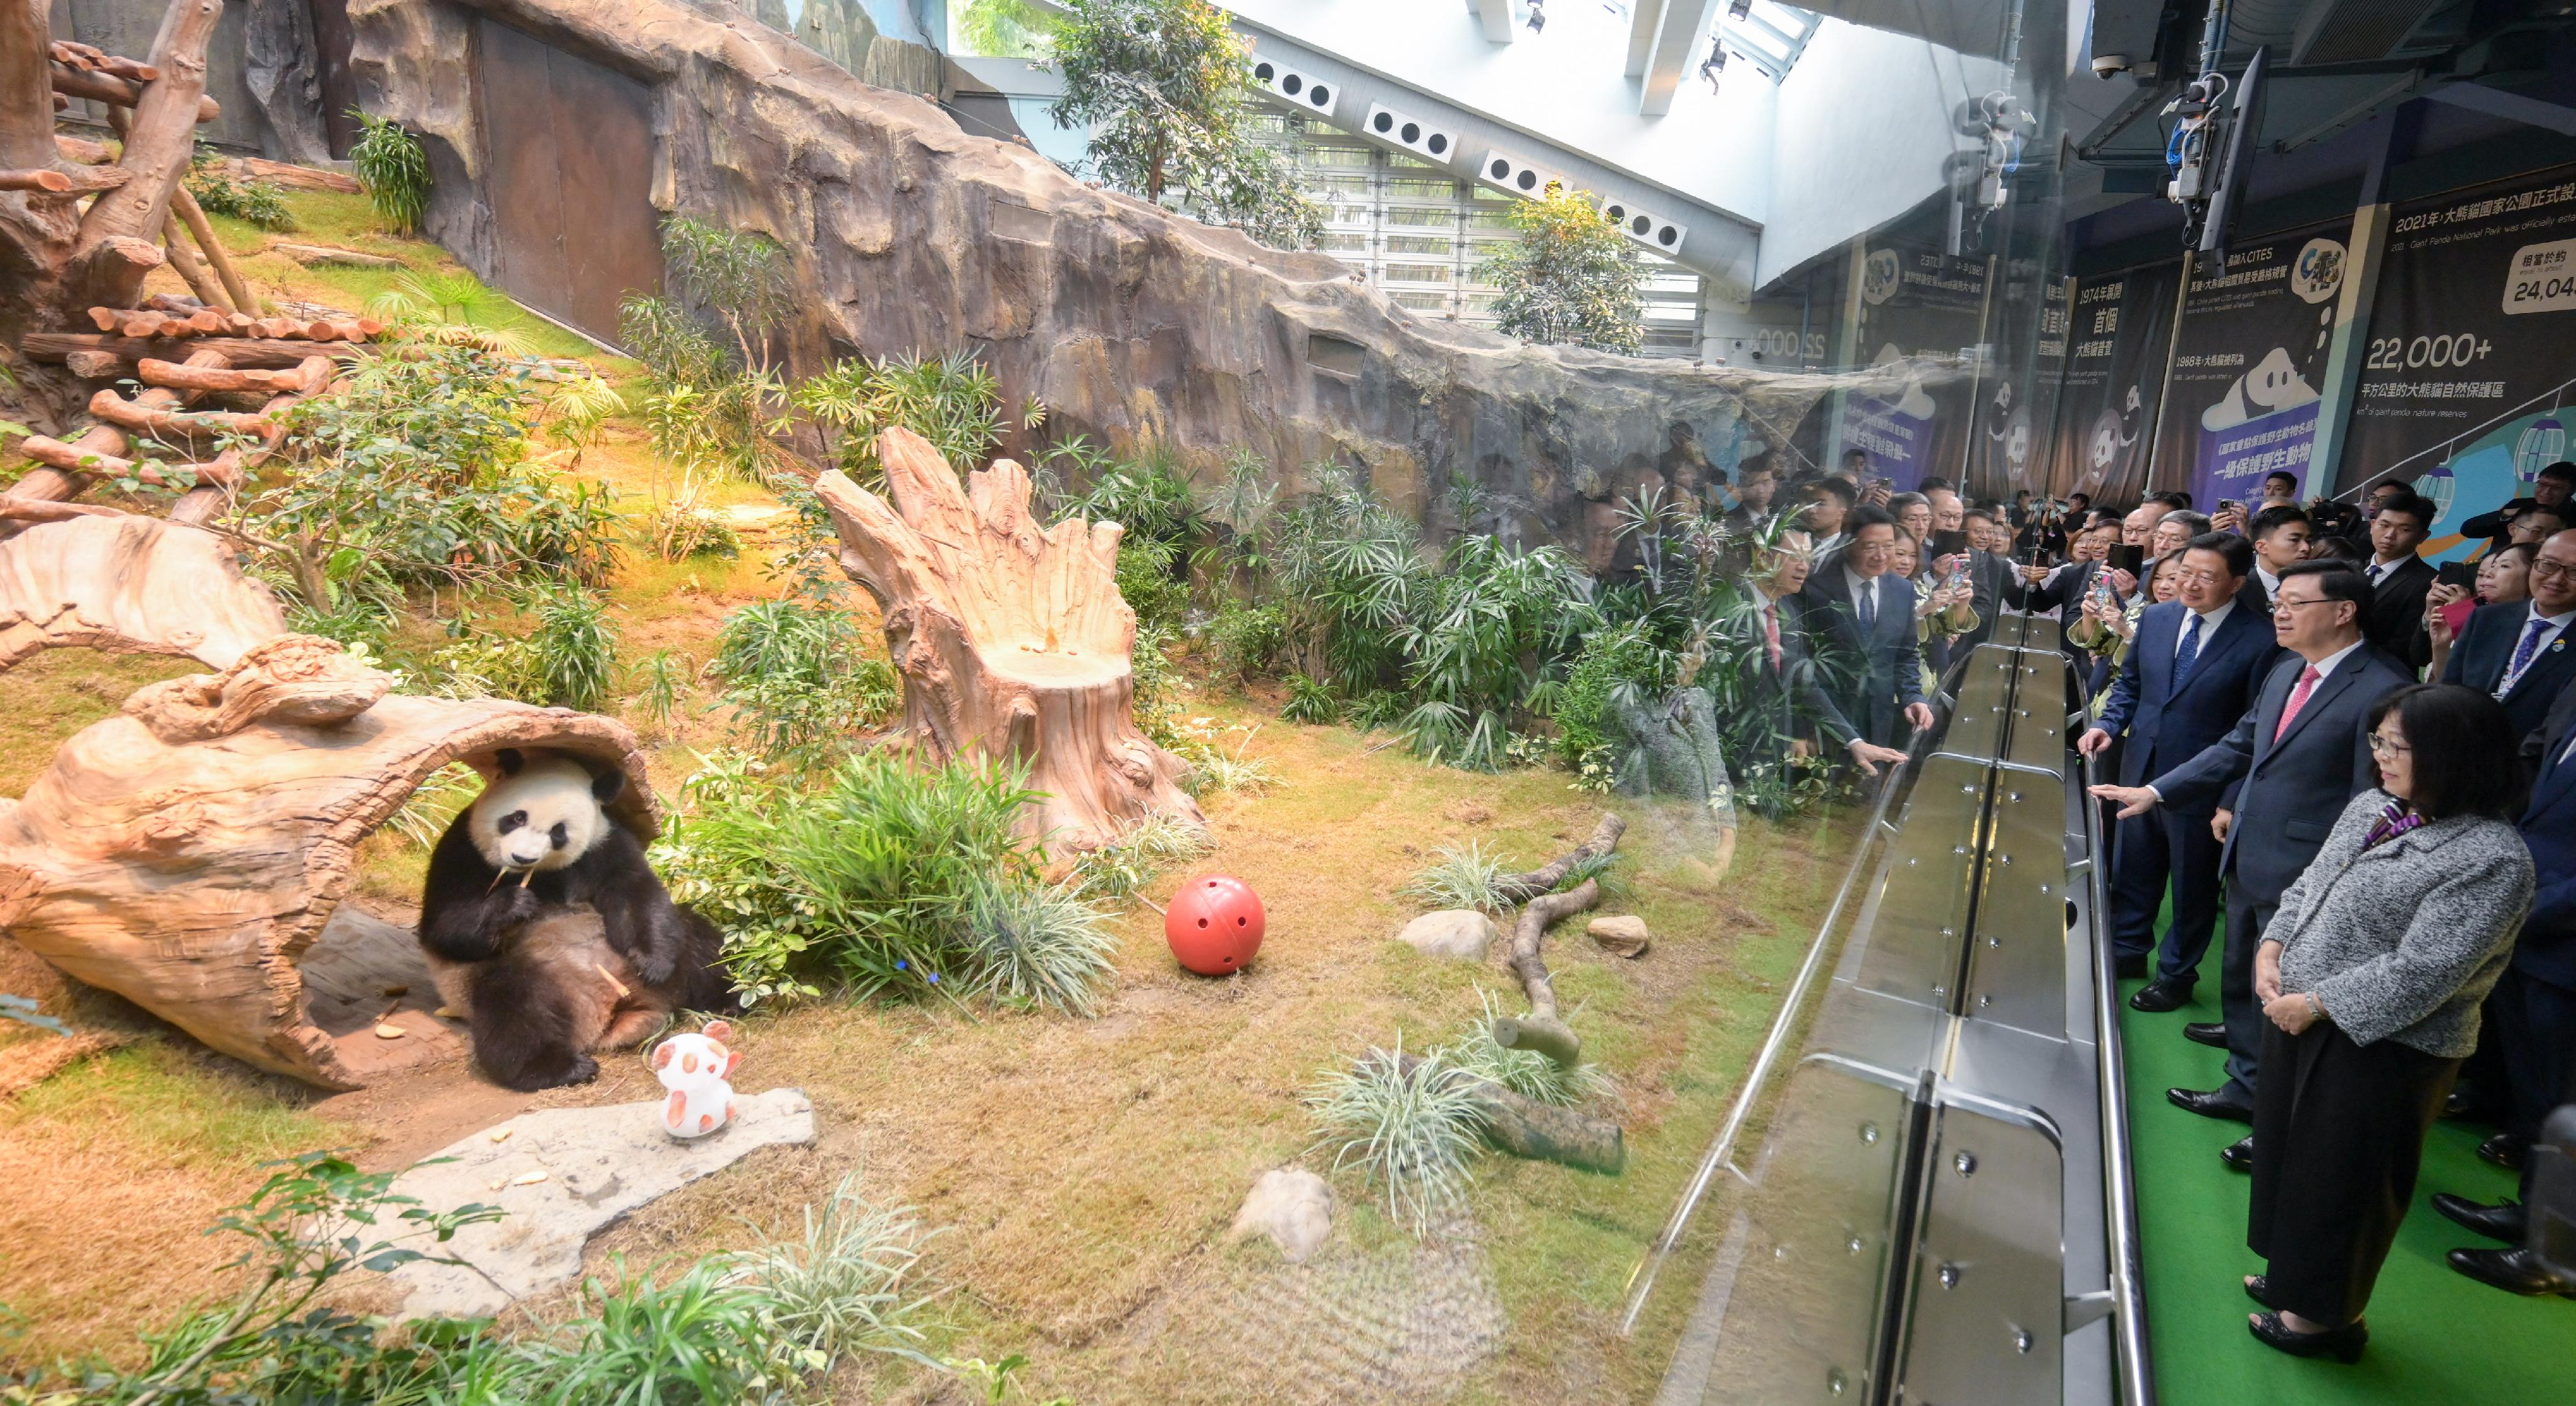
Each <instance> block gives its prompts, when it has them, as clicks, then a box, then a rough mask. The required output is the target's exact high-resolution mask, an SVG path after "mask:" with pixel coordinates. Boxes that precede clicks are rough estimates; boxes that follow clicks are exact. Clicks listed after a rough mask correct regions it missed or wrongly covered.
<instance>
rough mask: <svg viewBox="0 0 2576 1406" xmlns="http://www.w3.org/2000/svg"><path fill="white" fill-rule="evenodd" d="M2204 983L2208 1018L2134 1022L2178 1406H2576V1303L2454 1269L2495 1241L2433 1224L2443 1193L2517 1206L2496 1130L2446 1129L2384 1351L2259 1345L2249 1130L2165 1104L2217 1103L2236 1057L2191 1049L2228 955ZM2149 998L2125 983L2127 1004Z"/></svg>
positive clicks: (2156, 1317)
mask: <svg viewBox="0 0 2576 1406" xmlns="http://www.w3.org/2000/svg"><path fill="white" fill-rule="evenodd" d="M2202 973H2203V975H2202V980H2201V982H2200V986H2199V989H2198V991H2197V992H2196V993H2195V994H2196V996H2197V998H2198V1000H2197V1003H2196V1004H2195V1005H2193V1006H2191V1007H2190V1008H2189V1009H2187V1010H2182V1011H2175V1012H2173V1013H2171V1014H2168V1015H2142V1014H2140V1013H2139V1012H2136V1011H2133V1010H2129V1009H2127V1008H2126V1005H2125V1004H2124V1005H2123V1007H2122V1010H2121V1017H2122V1022H2121V1030H2122V1032H2123V1037H2122V1038H2123V1042H2124V1044H2125V1045H2126V1047H2127V1051H2128V1060H2129V1064H2128V1076H2129V1118H2130V1126H2131V1128H2132V1130H2133V1132H2132V1140H2133V1142H2134V1144H2135V1166H2136V1172H2137V1187H2138V1214H2139V1221H2140V1236H2141V1239H2142V1240H2143V1242H2144V1252H2145V1261H2146V1266H2145V1272H2146V1292H2147V1328H2148V1335H2149V1341H2150V1343H2151V1344H2152V1346H2153V1351H2154V1354H2155V1369H2156V1389H2157V1395H2158V1397H2159V1399H2160V1400H2161V1402H2162V1403H2163V1406H2245V1403H2258V1404H2259V1406H2306V1403H2311V1402H2314V1403H2320V1404H2321V1406H2322V1403H2329V1402H2331V1403H2338V1406H2352V1404H2353V1403H2381V1402H2386V1403H2398V1402H2406V1403H2416V1404H2417V1406H2436V1403H2439V1406H2465V1403H2471V1402H2475V1403H2486V1402H2515V1403H2520V1402H2533V1403H2539V1402H2576V1301H2569V1300H2566V1299H2557V1298H2542V1299H2525V1298H2519V1297H2516V1296H2514V1295H2512V1294H2507V1293H2503V1292H2500V1291H2498V1290H2495V1289H2490V1288H2488V1287H2486V1286H2485V1285H2483V1284H2479V1283H2477V1282H2475V1281H2473V1280H2470V1279H2466V1278H2463V1277H2461V1276H2460V1275H2459V1274H2456V1273H2454V1272H2453V1271H2452V1269H2451V1267H2450V1266H2449V1265H2448V1264H2446V1263H2444V1262H2443V1259H2442V1256H2443V1254H2444V1252H2445V1251H2448V1250H2450V1249H2451V1248H2453V1247H2454V1246H2471V1245H2487V1244H2490V1243H2492V1242H2489V1241H2484V1240H2480V1239H2479V1238H2478V1237H2476V1236H2474V1235H2471V1234H2469V1233H2468V1232H2467V1231H2464V1230H2461V1229H2460V1228H2459V1227H2457V1226H2454V1225H2453V1224H2451V1222H2450V1221H2448V1220H2446V1219H2444V1218H2443V1217H2442V1216H2441V1215H2440V1214H2439V1213H2438V1212H2436V1211H2434V1209H2433V1208H2432V1205H2431V1198H2432V1195H2433V1193H2434V1192H2437V1191H2451V1192H2457V1193H2460V1194H2463V1195H2468V1196H2473V1197H2475V1198H2477V1199H2478V1200H2481V1201H2495V1200H2497V1199H2499V1198H2502V1197H2506V1196H2510V1195H2512V1194H2513V1192H2514V1182H2513V1178H2512V1176H2511V1175H2510V1174H2508V1173H2505V1172H2502V1171H2499V1170H2497V1169H2496V1168H2494V1167H2490V1166H2488V1165H2487V1164H2486V1163H2484V1162H2481V1161H2479V1160H2478V1159H2477V1155H2476V1148H2477V1144H2478V1139H2479V1138H2480V1137H2482V1136H2484V1134H2485V1131H2486V1130H2484V1129H2478V1128H2473V1127H2470V1126H2466V1125H2462V1124H2457V1123H2441V1124H2437V1125H2436V1126H2435V1127H2434V1129H2433V1135H2432V1139H2431V1141H2430V1144H2429V1145H2428V1146H2427V1147H2426V1149H2425V1154H2424V1172H2423V1175H2422V1177H2421V1178H2420V1179H2419V1180H2418V1182H2417V1184H2416V1188H2415V1205H2414V1209H2413V1211H2412V1212H2410V1213H2409V1214H2408V1216H2407V1218H2406V1224H2405V1225H2404V1226H2403V1227H2402V1228H2400V1230H2399V1231H2398V1235H2397V1244H2396V1247H2395V1248H2394V1249H2393V1250H2392V1251H2390V1253H2389V1257H2388V1265H2387V1268H2385V1269H2384V1270H2382V1271H2381V1273H2380V1276H2379V1287H2378V1289H2377V1290H2376V1292H2375V1293H2374V1294H2373V1295H2372V1298H2371V1302H2370V1309H2369V1313H2368V1318H2369V1322H2370V1348H2369V1350H2368V1351H2367V1352H2366V1353H2364V1354H2363V1356H2362V1359H2361V1362H2360V1363H2359V1365H2357V1366H2351V1367H2346V1366H2344V1365H2342V1364H2341V1363H2337V1362H2332V1361H2325V1362H2305V1361H2300V1360H2298V1359H2296V1358H2292V1357H2287V1356H2284V1355H2283V1354H2281V1353H2277V1352H2274V1351H2273V1350H2271V1349H2270V1348H2267V1347H2265V1346H2263V1345H2262V1344H2261V1343H2258V1342H2256V1341H2255V1340H2254V1339H2253V1338H2252V1337H2251V1336H2250V1335H2248V1334H2247V1332H2246V1330H2245V1315H2246V1314H2247V1313H2248V1312H2249V1311H2251V1310H2252V1309H2253V1307H2254V1305H2253V1303H2252V1301H2250V1300H2248V1299H2247V1298H2246V1297H2245V1292H2244V1289H2243V1287H2242V1285H2241V1284H2240V1282H2239V1281H2240V1278H2241V1276H2243V1275H2247V1274H2257V1273H2261V1272H2262V1268H2263V1265H2262V1261H2260V1260H2259V1259H2257V1258H2256V1257H2255V1255H2254V1252H2253V1251H2251V1250H2248V1249H2246V1248H2245V1202H2246V1188H2247V1186H2248V1179H2247V1178H2246V1177H2245V1176H2243V1175H2242V1174H2240V1173H2236V1172H2231V1171H2229V1170H2227V1168H2226V1167H2225V1166H2223V1165H2221V1164H2220V1162H2219V1160H2218V1150H2219V1149H2220V1148H2222V1147H2225V1146H2226V1145H2227V1144H2229V1143H2231V1142H2233V1141H2235V1140H2236V1139H2237V1138H2238V1137H2240V1136H2242V1135H2243V1134H2244V1132H2245V1128H2244V1126H2243V1125H2241V1124H2237V1123H2221V1122H2217V1121H2214V1120H2212V1119H2208V1118H2202V1117H2199V1116H2197V1115H2195V1114H2190V1113H2185V1112H2183V1111H2182V1110H2181V1109H2179V1108H2176V1107H2174V1106H2173V1105H2172V1104H2171V1103H2170V1102H2168V1101H2166V1099H2165V1090H2166V1089H2168V1088H2174V1087H2183V1088H2193V1089H2210V1088H2216V1087H2217V1086H2218V1084H2219V1081H2220V1080H2221V1078H2222V1077H2223V1075H2222V1073H2221V1069H2220V1066H2221V1063H2222V1061H2223V1060H2224V1058H2225V1056H2224V1053H2223V1052H2222V1051H2219V1050H2213V1049H2208V1048H2205V1047H2203V1046H2200V1045H2195V1044H2193V1043H2191V1042H2190V1041H2188V1040H2185V1039H2184V1038H2183V1037H2182V1027H2183V1022H2185V1021H2186V1020H2216V1019H2218V979H2217V978H2218V952H2217V948H2216V947H2215V945H2213V946H2212V948H2211V950H2210V953H2209V957H2208V959H2207V962H2206V963H2205V965H2204V966H2203V967H2202ZM2141 984H2142V983H2137V982H2126V983H2123V984H2122V995H2123V996H2124V997H2125V996H2126V995H2127V994H2128V992H2130V991H2133V990H2135V989H2136V988H2137V986H2139V985H2141Z"/></svg>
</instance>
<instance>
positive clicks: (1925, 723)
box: [1905, 703, 1932, 732]
mask: <svg viewBox="0 0 2576 1406" xmlns="http://www.w3.org/2000/svg"><path fill="white" fill-rule="evenodd" d="M1905 720H1906V721H1907V722H1910V723H1912V724H1914V730H1915V731H1916V732H1930V731H1931V730H1932V705H1931V704H1929V703H1908V704H1906V705H1905Z"/></svg>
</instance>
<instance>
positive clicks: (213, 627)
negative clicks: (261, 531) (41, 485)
mask: <svg viewBox="0 0 2576 1406" xmlns="http://www.w3.org/2000/svg"><path fill="white" fill-rule="evenodd" d="M63 506H70V505H63ZM284 633H286V615H285V612H284V611H282V610H280V609H279V608H278V604H277V598H276V597H275V596H272V595H271V594H269V590H268V587H266V586H264V585H262V584H261V583H259V582H257V581H253V580H251V579H250V578H249V577H246V576H244V575H242V571H241V567H240V566H239V565H238V564H236V563H235V561H234V559H233V550H232V548H231V546H230V545H228V544H227V543H225V542H224V540H223V539H222V538H220V537H217V536H215V535H214V534H213V533H210V532H205V531H201V530H198V529H196V528H190V527H178V526H173V525H172V524H170V523H166V522H163V521H160V520H159V519H157V518H147V517H137V516H133V515H130V514H118V515H114V516H94V515H88V514H80V515H71V514H67V515H66V518H65V520H64V521H59V522H44V523H38V524H37V525H35V526H33V527H30V528H28V529H27V530H26V531H24V532H21V533H19V534H18V535H17V536H15V537H12V538H10V539H8V540H7V541H5V542H0V670H6V669H12V668H15V667H17V666H18V665H19V664H20V663H23V662H24V661H25V660H26V659H27V658H28V657H29V656H31V655H33V654H35V653H37V652H38V651H40V650H46V649H59V648H62V647H64V646H66V645H85V646H87V647H89V648H91V649H102V650H106V651H108V652H110V653H113V654H185V655H190V656H193V657H194V658H196V659H199V660H202V661H203V662H205V663H207V664H209V665H212V666H213V667H215V668H218V669H227V668H230V667H232V666H233V665H234V664H235V663H237V662H239V661H240V659H241V658H242V656H243V654H244V653H245V652H247V651H249V650H250V649H251V648H252V647H253V646H255V645H257V644H259V643H260V642H261V641H263V640H267V639H271V638H274V637H276V636H278V635H282V634H284Z"/></svg>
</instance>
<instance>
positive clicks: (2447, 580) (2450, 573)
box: [2433, 561, 2478, 591]
mask: <svg viewBox="0 0 2576 1406" xmlns="http://www.w3.org/2000/svg"><path fill="white" fill-rule="evenodd" d="M2433 579H2434V581H2435V582H2437V583H2439V584H2441V585H2444V586H2458V587H2460V588H2461V589H2462V590H2471V591H2473V590H2476V589H2477V585H2478V566H2477V563H2476V562H2471V561H2446V562H2444V563H2442V569H2441V570H2440V571H2438V572H2435V573H2434V575H2433Z"/></svg>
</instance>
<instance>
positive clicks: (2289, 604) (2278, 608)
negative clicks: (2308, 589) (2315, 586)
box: [2272, 596, 2335, 615]
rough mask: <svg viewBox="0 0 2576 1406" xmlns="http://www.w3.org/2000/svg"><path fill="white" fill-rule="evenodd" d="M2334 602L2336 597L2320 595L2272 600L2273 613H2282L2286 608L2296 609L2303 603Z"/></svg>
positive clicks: (2326, 603) (2328, 603)
mask: <svg viewBox="0 0 2576 1406" xmlns="http://www.w3.org/2000/svg"><path fill="white" fill-rule="evenodd" d="M2334 603H2335V601H2334V597H2332V596H2319V597H2317V598H2316V599H2315V600H2278V599H2276V600H2274V601H2273V602H2272V613H2273V614H2275V615H2278V614H2280V613H2281V612H2282V611H2284V610H2296V609H2298V608H2299V607H2300V606H2303V605H2332V604H2334Z"/></svg>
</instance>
